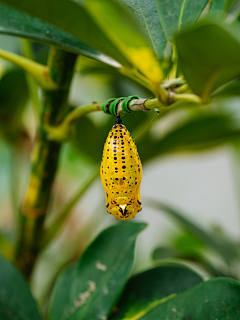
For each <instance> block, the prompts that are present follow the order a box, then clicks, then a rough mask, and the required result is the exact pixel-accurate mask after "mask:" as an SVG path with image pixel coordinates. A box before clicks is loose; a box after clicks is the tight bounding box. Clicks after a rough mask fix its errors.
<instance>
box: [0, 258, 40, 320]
mask: <svg viewBox="0 0 240 320" xmlns="http://www.w3.org/2000/svg"><path fill="white" fill-rule="evenodd" d="M0 319H2V320H13V319H14V320H41V316H40V314H39V312H38V309H37V307H36V304H35V301H34V299H33V297H32V295H31V293H30V290H29V288H28V285H27V283H26V281H25V279H24V278H23V276H22V275H21V274H20V272H19V271H18V270H17V269H16V268H15V267H14V266H13V265H12V264H11V263H9V262H8V261H7V260H5V259H4V258H2V256H0Z"/></svg>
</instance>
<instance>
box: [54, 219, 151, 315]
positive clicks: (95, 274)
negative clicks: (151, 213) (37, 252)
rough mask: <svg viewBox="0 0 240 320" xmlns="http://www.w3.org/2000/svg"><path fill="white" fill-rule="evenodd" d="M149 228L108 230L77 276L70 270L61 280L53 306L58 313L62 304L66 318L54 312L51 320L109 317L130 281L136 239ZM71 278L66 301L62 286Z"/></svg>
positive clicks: (81, 263) (84, 259)
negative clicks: (128, 280)
mask: <svg viewBox="0 0 240 320" xmlns="http://www.w3.org/2000/svg"><path fill="white" fill-rule="evenodd" d="M145 227H146V224H145V223H132V222H124V223H118V224H117V225H115V226H113V227H110V228H108V229H106V230H104V231H103V232H102V233H101V234H100V235H99V236H98V237H97V238H96V239H95V240H94V241H93V242H92V243H91V244H90V246H89V247H88V248H87V249H86V251H85V252H84V254H83V255H82V257H81V258H80V260H79V262H78V264H77V267H76V271H75V273H74V271H73V274H72V275H71V272H70V270H68V271H66V272H67V273H66V274H65V276H64V275H63V276H62V280H61V279H60V280H59V282H58V288H59V289H58V290H57V289H56V290H54V292H55V297H53V300H52V306H54V310H57V308H58V301H59V303H61V306H59V308H61V313H62V317H61V318H57V316H58V314H59V313H57V316H55V314H54V311H53V310H52V311H51V312H50V316H51V318H50V319H51V320H55V319H59V320H60V319H62V320H64V319H78V320H80V319H84V320H88V319H89V320H94V319H96V320H97V319H103V318H104V317H107V316H108V315H109V313H110V311H111V309H112V307H113V305H114V304H115V303H116V300H117V298H118V297H119V295H120V293H121V291H122V290H123V287H124V285H125V283H126V281H127V279H128V276H129V273H130V271H131V267H132V263H133V257H134V247H135V240H136V237H137V235H138V233H139V232H140V231H142V230H143V229H144V228H145ZM119 245H120V246H119ZM71 279H72V282H71V289H70V294H69V298H68V301H66V300H67V299H66V295H65V293H63V295H62V289H61V288H62V285H61V284H62V283H66V282H68V280H69V281H71ZM59 283H60V284H59ZM60 285H61V286H60ZM67 288H68V289H67V292H69V287H67ZM59 295H60V296H59ZM64 301H66V302H64ZM63 308H64V311H63ZM57 312H58V311H57Z"/></svg>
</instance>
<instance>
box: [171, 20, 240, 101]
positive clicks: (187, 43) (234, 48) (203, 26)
mask: <svg viewBox="0 0 240 320" xmlns="http://www.w3.org/2000/svg"><path fill="white" fill-rule="evenodd" d="M239 31H240V29H239V26H235V27H233V26H227V25H224V24H223V23H222V24H221V25H218V24H215V23H211V22H202V23H199V24H198V25H196V26H195V27H193V28H192V29H189V30H186V31H184V32H182V33H180V34H178V35H177V36H176V46H177V51H178V56H179V62H180V64H181V68H182V71H183V74H184V77H185V79H186V81H187V82H188V84H189V86H190V87H191V89H192V90H193V92H194V93H196V94H198V95H199V96H201V97H202V100H203V101H207V100H208V99H209V95H210V94H211V92H213V91H214V90H216V89H217V88H219V87H220V86H221V85H223V84H225V83H227V82H228V81H230V80H232V79H234V78H236V77H237V76H238V75H239V74H240V37H239Z"/></svg>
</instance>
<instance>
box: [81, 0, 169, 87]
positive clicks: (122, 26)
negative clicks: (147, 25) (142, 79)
mask: <svg viewBox="0 0 240 320" xmlns="http://www.w3.org/2000/svg"><path fill="white" fill-rule="evenodd" d="M78 1H79V0H78ZM78 1H77V2H78ZM85 2H86V9H87V10H88V12H89V14H90V15H91V16H92V18H93V19H94V20H95V22H96V23H97V24H98V25H99V27H100V28H101V29H102V31H103V32H104V33H105V34H106V36H107V37H108V38H109V39H110V40H111V41H112V43H114V45H115V46H116V47H117V48H118V49H119V51H120V52H121V53H122V54H123V55H124V57H125V58H127V59H128V60H129V62H130V63H131V64H132V65H134V66H135V67H136V68H137V69H139V70H140V71H141V72H142V73H143V74H144V75H145V76H146V77H147V78H148V79H149V80H150V81H151V82H152V84H153V86H154V87H157V86H158V85H159V83H160V81H161V80H162V79H163V77H164V72H163V70H162V68H161V66H160V63H159V61H158V59H157V57H156V56H155V55H154V53H153V51H152V49H151V48H150V47H149V45H148V42H147V40H146V39H145V38H144V36H143V35H142V32H141V29H140V28H139V26H138V25H137V23H136V22H135V21H134V20H133V18H132V16H131V15H130V13H129V12H128V11H127V10H125V8H123V7H122V6H121V5H120V4H119V3H118V2H116V1H115V0H102V1H98V0H85Z"/></svg>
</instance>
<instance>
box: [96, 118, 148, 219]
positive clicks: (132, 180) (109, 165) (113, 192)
mask: <svg viewBox="0 0 240 320" xmlns="http://www.w3.org/2000/svg"><path fill="white" fill-rule="evenodd" d="M100 175H101V180H102V184H103V187H104V189H105V192H106V207H107V209H108V213H110V214H112V215H113V216H114V217H115V218H116V219H119V220H129V219H132V218H134V217H135V216H136V214H137V213H138V212H139V211H141V210H142V208H141V198H140V184H141V179H142V164H141V161H140V158H139V155H138V152H137V147H136V145H135V142H134V141H133V139H132V137H131V135H130V133H129V131H128V130H127V128H126V127H125V126H124V125H123V124H121V123H116V124H115V125H114V126H113V127H112V129H111V131H110V132H109V134H108V137H107V140H106V142H105V145H104V149H103V156H102V163H101V171H100Z"/></svg>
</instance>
